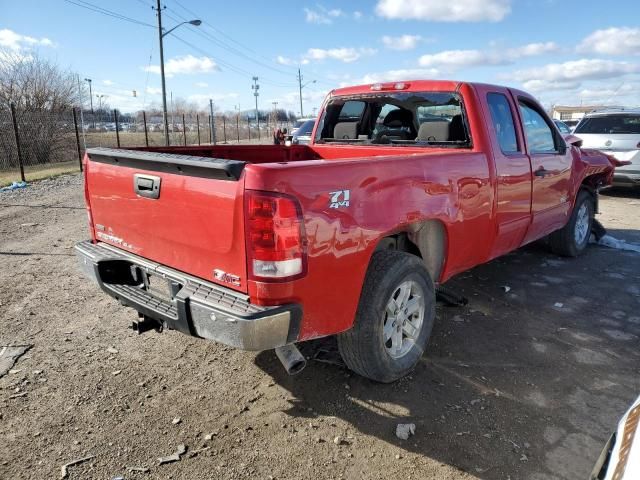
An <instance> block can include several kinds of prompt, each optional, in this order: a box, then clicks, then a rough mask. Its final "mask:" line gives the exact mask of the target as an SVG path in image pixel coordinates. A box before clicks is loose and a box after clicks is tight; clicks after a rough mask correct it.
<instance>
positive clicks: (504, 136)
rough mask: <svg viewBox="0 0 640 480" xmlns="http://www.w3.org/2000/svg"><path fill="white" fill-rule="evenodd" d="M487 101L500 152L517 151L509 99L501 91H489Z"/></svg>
mask: <svg viewBox="0 0 640 480" xmlns="http://www.w3.org/2000/svg"><path fill="white" fill-rule="evenodd" d="M487 103H488V104H489V110H490V111H491V120H492V121H493V126H494V128H495V131H496V135H497V137H498V143H499V144H500V149H501V150H502V153H516V152H518V140H517V138H516V127H515V124H514V122H513V115H511V108H510V107H509V100H507V97H505V96H504V95H503V94H502V93H489V94H487Z"/></svg>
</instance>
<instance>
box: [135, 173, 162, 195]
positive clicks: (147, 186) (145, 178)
mask: <svg viewBox="0 0 640 480" xmlns="http://www.w3.org/2000/svg"><path fill="white" fill-rule="evenodd" d="M160 180H161V178H160V177H156V176H155V175H142V174H141V173H136V174H135V175H134V176H133V190H134V192H136V195H139V196H141V197H145V198H152V199H157V198H158V197H159V196H160Z"/></svg>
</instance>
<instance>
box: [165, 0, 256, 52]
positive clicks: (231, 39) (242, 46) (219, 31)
mask: <svg viewBox="0 0 640 480" xmlns="http://www.w3.org/2000/svg"><path fill="white" fill-rule="evenodd" d="M174 2H175V3H176V5H178V6H179V7H180V8H182V9H183V10H185V11H186V12H188V13H190V14H191V15H195V16H196V17H198V18H201V17H200V16H198V15H197V14H196V13H195V12H194V11H193V10H189V9H188V8H187V7H185V6H184V5H182V4H181V3H180V2H179V1H178V0H174ZM205 25H206V26H207V27H209V28H210V29H211V30H213V31H215V32H218V33H219V34H220V35H222V36H224V37H226V38H228V39H229V40H230V41H232V42H233V43H235V44H236V45H238V46H239V47H241V48H243V49H245V50H247V51H249V52H251V53H254V54H256V55H258V53H257V52H256V51H255V50H253V49H251V48H249V47H247V46H246V45H243V44H242V43H240V42H238V41H236V40H234V39H233V38H232V37H230V36H229V35H227V34H226V33H224V32H223V31H222V30H220V29H218V28H216V27H214V26H213V25H212V24H210V23H209V22H205Z"/></svg>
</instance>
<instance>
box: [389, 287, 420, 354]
mask: <svg viewBox="0 0 640 480" xmlns="http://www.w3.org/2000/svg"><path fill="white" fill-rule="evenodd" d="M424 310H425V304H424V292H423V291H422V288H421V286H420V285H419V284H418V283H417V282H415V281H413V280H409V281H406V282H403V283H401V284H400V285H399V286H398V287H397V288H396V289H395V290H394V291H393V293H392V294H391V297H390V298H389V300H388V302H387V307H386V311H385V314H384V317H383V342H384V346H385V348H386V349H387V353H388V354H389V355H390V356H391V357H393V358H401V357H404V356H405V355H406V354H407V353H409V351H410V350H411V348H412V347H413V345H414V344H415V342H416V340H417V339H418V337H419V336H420V332H421V331H422V326H423V324H424Z"/></svg>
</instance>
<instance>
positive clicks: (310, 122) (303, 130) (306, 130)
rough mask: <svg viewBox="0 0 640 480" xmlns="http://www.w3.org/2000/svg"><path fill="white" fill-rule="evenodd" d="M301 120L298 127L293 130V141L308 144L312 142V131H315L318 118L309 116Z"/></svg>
mask: <svg viewBox="0 0 640 480" xmlns="http://www.w3.org/2000/svg"><path fill="white" fill-rule="evenodd" d="M300 122H301V123H300V124H299V125H297V128H295V129H294V130H292V132H291V133H292V135H293V139H292V142H293V143H294V144H300V145H306V144H308V143H309V142H311V132H313V127H314V125H315V124H316V119H315V118H307V119H302V120H300Z"/></svg>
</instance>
